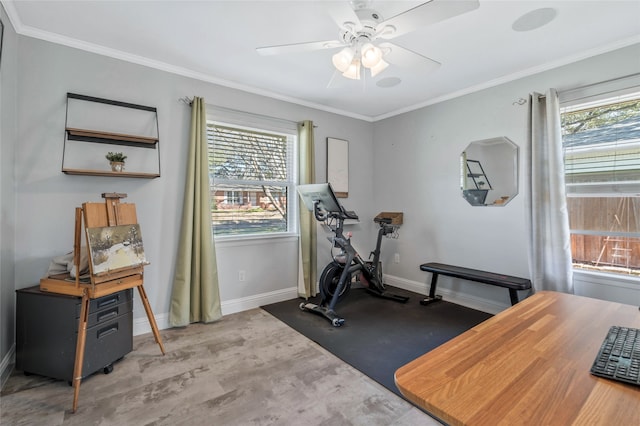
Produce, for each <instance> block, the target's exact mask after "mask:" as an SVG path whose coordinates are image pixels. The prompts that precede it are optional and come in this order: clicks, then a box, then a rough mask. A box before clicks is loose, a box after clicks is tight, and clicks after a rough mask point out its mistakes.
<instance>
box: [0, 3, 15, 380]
mask: <svg viewBox="0 0 640 426" xmlns="http://www.w3.org/2000/svg"><path fill="white" fill-rule="evenodd" d="M0 19H2V22H3V23H4V37H3V43H2V62H1V63H0V384H2V383H4V379H6V373H8V372H9V369H7V368H6V367H7V366H8V364H9V362H10V361H11V360H10V357H8V356H7V355H8V354H10V353H11V350H12V347H13V342H14V341H15V337H14V329H15V325H14V324H15V322H14V321H15V312H14V305H15V303H14V300H15V298H14V291H13V290H14V285H13V284H14V281H15V267H14V260H15V233H14V229H15V223H16V217H15V212H16V208H15V199H16V190H15V179H14V155H15V151H16V146H17V141H18V139H17V129H16V125H17V121H18V116H17V114H16V105H17V99H18V97H17V91H16V89H17V75H18V73H17V57H18V53H17V52H18V51H17V48H16V46H17V36H16V33H15V31H14V30H13V27H12V26H11V23H10V22H9V18H8V17H7V15H6V14H5V11H4V8H3V7H2V6H0Z"/></svg>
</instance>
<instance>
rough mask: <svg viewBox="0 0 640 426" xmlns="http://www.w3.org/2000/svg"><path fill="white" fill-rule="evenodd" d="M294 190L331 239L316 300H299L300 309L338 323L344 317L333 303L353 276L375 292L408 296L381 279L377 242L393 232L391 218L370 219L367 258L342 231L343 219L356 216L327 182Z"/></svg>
mask: <svg viewBox="0 0 640 426" xmlns="http://www.w3.org/2000/svg"><path fill="white" fill-rule="evenodd" d="M298 192H299V193H300V195H301V197H302V199H303V201H304V202H305V204H306V206H307V208H308V209H309V210H311V211H313V213H314V216H315V218H316V220H318V221H319V222H324V223H325V224H326V225H327V226H328V227H329V229H331V231H332V233H333V234H334V235H333V236H332V237H328V238H329V241H331V243H332V247H331V253H332V258H333V261H332V262H330V263H329V264H328V265H327V266H326V267H325V268H324V270H323V271H322V274H321V275H320V304H315V303H309V302H303V303H301V304H300V309H301V310H303V311H307V312H312V313H315V314H319V315H322V316H324V317H325V318H327V319H328V320H329V321H330V322H331V324H332V325H333V326H334V327H340V326H341V325H343V324H344V321H345V320H344V318H342V317H340V316H339V315H338V314H337V313H336V311H335V307H336V305H337V303H338V302H339V301H340V300H342V299H343V298H344V297H345V296H346V295H347V293H348V292H349V289H350V288H351V284H352V279H353V277H356V278H357V281H358V282H359V284H361V285H362V287H363V288H365V289H366V290H367V291H368V292H369V293H371V294H373V295H375V296H378V297H383V298H386V299H390V300H394V301H397V302H402V303H405V302H406V301H407V300H409V298H408V297H406V296H401V295H397V294H393V293H390V292H388V291H386V289H385V287H384V283H383V281H382V266H381V263H380V246H381V244H382V237H383V236H385V235H389V234H391V233H395V232H396V226H394V225H391V219H386V218H380V219H378V218H376V219H374V220H375V221H376V223H378V225H379V226H380V228H379V229H378V240H377V243H376V248H375V250H374V251H372V252H371V254H370V255H369V259H371V258H372V257H373V259H372V260H370V261H367V260H364V259H363V258H362V257H361V256H360V255H359V254H358V252H357V251H356V249H355V248H354V247H353V246H352V245H351V235H350V233H348V234H347V235H346V236H345V235H344V233H343V226H344V221H345V219H355V220H357V219H358V216H357V215H356V214H355V212H352V211H346V210H345V209H344V208H343V207H342V205H340V203H339V202H338V199H337V198H336V196H335V193H334V192H333V189H332V188H331V185H330V184H328V183H325V184H310V185H300V186H299V187H298ZM334 248H337V249H339V253H338V254H337V255H334V254H333V250H334ZM356 274H357V275H356Z"/></svg>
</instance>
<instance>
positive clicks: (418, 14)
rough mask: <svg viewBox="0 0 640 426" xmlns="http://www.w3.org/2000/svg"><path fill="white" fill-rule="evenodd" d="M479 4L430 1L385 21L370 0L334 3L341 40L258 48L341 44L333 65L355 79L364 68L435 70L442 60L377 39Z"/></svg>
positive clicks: (277, 50) (274, 50)
mask: <svg viewBox="0 0 640 426" xmlns="http://www.w3.org/2000/svg"><path fill="white" fill-rule="evenodd" d="M478 7H479V2H478V0H457V1H447V0H431V1H428V2H425V3H422V4H420V5H418V6H416V7H414V8H412V9H409V10H407V11H405V12H402V13H400V14H399V15H396V16H394V17H391V18H389V19H387V20H385V19H383V17H382V15H381V14H380V13H378V11H376V10H375V9H373V8H371V1H369V0H354V1H351V2H350V5H349V3H346V2H332V3H331V6H330V7H329V8H330V10H329V12H330V15H331V16H332V18H333V20H334V22H336V24H337V25H338V27H339V32H338V40H328V41H317V42H310V43H294V44H285V45H279V46H266V47H259V48H257V49H256V50H257V52H258V53H259V54H261V55H275V54H284V53H297V52H305V51H312V50H320V49H332V48H338V47H342V50H341V51H340V52H338V53H336V54H334V55H333V56H332V62H333V65H334V66H335V68H336V69H337V70H339V71H340V72H341V73H342V75H343V76H345V77H347V78H351V79H355V80H359V79H360V75H361V67H364V68H367V69H369V70H370V72H371V76H372V77H375V76H376V75H377V74H378V73H380V72H382V71H383V70H384V69H386V68H387V67H388V66H389V64H397V65H403V64H405V65H412V66H415V65H423V66H425V67H428V68H430V69H433V68H437V67H438V66H439V65H440V63H439V62H437V61H435V60H433V59H431V58H427V57H426V56H423V55H420V54H419V53H416V52H413V51H411V50H408V49H405V48H403V47H400V46H398V45H396V44H392V43H389V42H386V41H385V42H382V43H374V42H375V41H377V40H378V39H384V40H390V39H393V38H395V37H398V36H400V35H402V34H406V33H409V32H411V31H415V30H416V29H418V28H420V27H423V26H426V25H430V24H432V23H435V22H439V21H442V20H445V19H448V18H451V17H453V16H457V15H460V14H462V13H466V12H469V11H472V10H474V9H477V8H478Z"/></svg>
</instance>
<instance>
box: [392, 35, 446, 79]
mask: <svg viewBox="0 0 640 426" xmlns="http://www.w3.org/2000/svg"><path fill="white" fill-rule="evenodd" d="M380 48H381V49H382V50H383V51H385V52H386V53H385V55H384V60H385V61H387V62H389V63H390V64H393V65H397V66H400V67H403V68H406V67H414V68H419V69H420V70H423V71H424V72H430V71H433V70H435V69H436V68H438V67H439V66H440V65H441V64H440V62H438V61H435V60H433V59H431V58H427V57H426V56H423V55H421V54H419V53H416V52H414V51H412V50H409V49H405V48H404V47H400V46H398V45H396V44H393V43H388V42H385V43H380Z"/></svg>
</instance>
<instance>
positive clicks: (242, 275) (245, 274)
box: [238, 271, 247, 281]
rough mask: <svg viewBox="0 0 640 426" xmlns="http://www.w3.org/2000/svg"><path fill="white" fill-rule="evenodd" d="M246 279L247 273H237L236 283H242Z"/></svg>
mask: <svg viewBox="0 0 640 426" xmlns="http://www.w3.org/2000/svg"><path fill="white" fill-rule="evenodd" d="M246 279H247V273H246V272H245V271H238V281H244V280H246Z"/></svg>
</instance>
